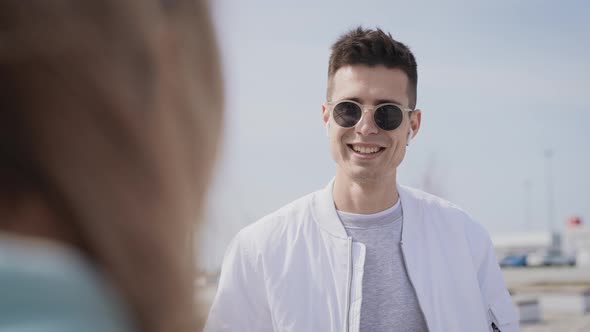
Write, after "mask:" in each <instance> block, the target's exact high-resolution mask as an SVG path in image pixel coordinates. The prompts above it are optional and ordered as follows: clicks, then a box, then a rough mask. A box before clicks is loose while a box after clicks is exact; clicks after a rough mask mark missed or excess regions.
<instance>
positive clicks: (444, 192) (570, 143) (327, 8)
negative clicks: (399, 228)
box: [201, 0, 590, 269]
mask: <svg viewBox="0 0 590 332" xmlns="http://www.w3.org/2000/svg"><path fill="white" fill-rule="evenodd" d="M212 2H214V7H213V16H214V20H215V25H216V27H217V33H218V38H219V42H220V46H221V50H222V57H223V65H224V76H225V85H226V113H225V115H226V117H225V131H224V134H223V137H224V143H223V152H222V157H221V158H220V161H219V164H218V172H217V177H216V180H215V185H214V187H213V189H212V190H211V194H210V202H209V212H208V214H207V217H206V222H207V224H206V226H205V227H204V229H203V231H202V232H201V234H202V235H203V236H202V240H203V241H202V248H203V250H202V251H201V253H202V262H203V264H204V265H205V266H206V267H207V268H208V269H215V268H217V267H218V266H219V263H220V261H221V259H222V256H223V252H224V250H225V247H226V246H227V243H228V242H229V240H230V239H231V238H232V237H233V236H234V235H235V233H236V232H237V231H238V230H239V229H241V228H242V227H244V226H245V225H247V224H249V223H251V222H254V221H255V220H256V219H258V218H260V217H262V216H263V215H265V214H267V213H270V212H272V211H274V210H276V209H278V208H279V207H281V206H282V205H284V204H286V203H288V202H290V201H292V200H294V199H296V198H298V197H300V196H302V195H305V194H307V193H309V192H312V191H314V190H317V189H319V188H322V187H323V186H325V184H326V183H327V182H328V181H329V180H330V179H331V178H332V176H333V175H334V171H335V167H334V162H333V161H332V159H331V157H330V154H329V151H328V144H327V138H326V135H325V130H324V128H323V127H322V122H321V116H320V115H321V103H322V102H323V101H324V99H325V89H326V72H327V64H328V57H329V54H330V53H329V48H330V45H331V44H332V43H333V42H334V41H335V39H336V38H338V36H340V35H341V34H342V33H344V32H346V31H347V30H349V29H351V28H354V27H356V26H357V25H363V26H365V27H380V28H382V29H383V30H385V31H387V32H390V33H391V34H392V35H393V37H394V38H395V39H397V40H399V41H401V42H403V43H405V44H407V45H408V46H409V47H410V48H411V49H412V51H413V52H414V54H415V56H416V59H417V62H418V76H419V80H418V81H419V82H418V108H420V109H422V110H423V115H422V128H421V130H420V132H419V134H418V135H417V137H416V138H415V140H414V141H413V144H412V145H411V146H410V148H409V150H408V152H407V154H406V158H405V160H404V162H403V164H402V166H401V167H400V169H399V172H398V181H399V182H400V183H402V184H406V185H410V186H414V187H418V188H421V189H425V190H428V191H431V192H434V193H435V194H439V195H441V196H443V197H445V198H446V199H449V200H451V201H453V202H454V203H456V204H458V205H460V206H461V207H463V208H464V209H465V210H466V211H468V212H469V213H470V214H471V215H472V216H473V217H474V218H475V219H476V220H477V221H479V222H480V223H482V224H483V225H484V226H485V227H486V228H487V229H488V230H489V231H490V233H492V234H493V235H497V234H503V233H510V232H521V231H524V230H545V229H547V227H548V226H547V225H548V223H549V220H548V214H549V209H548V201H549V200H548V191H547V179H548V177H547V166H548V165H549V166H550V174H551V181H552V182H551V183H552V185H553V188H554V190H553V197H554V206H555V209H554V216H555V220H554V224H555V225H556V227H558V226H559V227H561V225H562V224H563V222H564V221H565V219H566V218H567V217H569V216H571V215H579V216H582V218H583V219H584V220H585V221H586V222H587V223H589V222H590V175H588V170H590V152H589V151H590V147H589V145H590V144H589V143H590V131H589V130H587V127H588V126H589V125H590V101H589V98H590V93H589V92H590V20H588V17H589V16H590V5H589V4H588V3H587V2H585V1H562V2H556V1H495V2H479V3H473V2H471V1H470V2H467V1H453V2H446V3H445V4H441V3H438V2H437V3H436V4H435V3H428V2H420V1H413V2H409V1H403V2H402V1H399V2H396V1H350V2H346V1H301V0H300V1H270V0H269V1H238V0H215V1H212ZM548 149H549V150H551V151H552V157H551V158H550V162H549V163H548V162H547V160H548V159H547V158H546V157H545V151H546V150H548ZM525 183H529V184H530V186H529V188H530V189H529V190H528V191H527V189H526V185H525Z"/></svg>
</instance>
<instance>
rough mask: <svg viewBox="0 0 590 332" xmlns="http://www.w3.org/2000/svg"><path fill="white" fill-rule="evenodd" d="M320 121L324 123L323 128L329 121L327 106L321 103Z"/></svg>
mask: <svg viewBox="0 0 590 332" xmlns="http://www.w3.org/2000/svg"><path fill="white" fill-rule="evenodd" d="M322 121H323V122H324V126H326V125H327V124H328V121H330V110H329V109H328V105H326V103H322Z"/></svg>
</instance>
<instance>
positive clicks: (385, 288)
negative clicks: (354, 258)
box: [338, 200, 428, 332]
mask: <svg viewBox="0 0 590 332" xmlns="http://www.w3.org/2000/svg"><path fill="white" fill-rule="evenodd" d="M338 216H339V217H340V220H341V221H342V224H343V225H344V228H345V229H346V232H347V233H348V235H349V236H351V237H352V240H353V241H355V242H360V243H363V244H364V245H365V247H366V253H365V255H366V256H365V266H364V274H363V293H362V294H363V296H362V304H361V321H360V331H361V332H368V331H400V332H401V331H403V332H426V331H428V328H427V326H426V322H425V321H424V315H423V314H422V311H421V310H420V306H419V305H418V299H417V298H416V293H415V292H414V288H413V286H412V284H411V283H410V280H409V278H408V274H407V271H406V266H405V263H404V260H403V257H402V252H401V248H400V242H401V234H402V223H403V213H402V208H401V204H400V202H399V200H398V203H397V204H396V205H394V206H393V207H391V208H389V209H387V210H385V211H382V212H378V213H375V214H370V215H363V214H354V213H347V212H342V211H338Z"/></svg>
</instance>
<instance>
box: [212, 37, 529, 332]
mask: <svg viewBox="0 0 590 332" xmlns="http://www.w3.org/2000/svg"><path fill="white" fill-rule="evenodd" d="M416 68H417V66H416V61H415V59H414V56H413V54H412V53H411V52H410V50H409V49H408V48H407V47H406V46H405V45H404V44H402V43H399V42H397V41H395V40H394V39H393V38H392V37H391V35H389V34H386V33H384V32H383V31H381V30H371V29H363V28H357V29H355V30H352V31H350V32H349V33H347V34H345V35H343V36H342V37H341V38H340V39H339V40H338V41H337V42H336V43H335V44H334V45H333V46H332V54H331V56H330V63H329V70H328V93H327V102H326V103H324V104H323V105H322V115H323V121H324V123H325V125H326V128H327V133H328V137H329V141H330V150H331V153H332V157H333V158H334V160H335V161H336V164H337V168H336V176H335V178H334V180H333V181H331V182H330V183H329V185H328V186H327V187H326V188H325V189H324V190H320V191H318V192H315V193H312V194H310V195H308V196H305V197H303V198H301V199H298V200H296V201H294V202H292V203H291V204H289V205H287V206H285V207H283V208H281V209H280V210H278V211H276V212H274V213H272V214H271V215H269V216H266V217H264V218H263V219H262V220H260V221H258V222H256V223H254V224H253V225H250V226H248V227H246V228H244V229H243V230H242V231H240V232H239V234H238V235H237V236H236V237H235V239H234V240H233V242H232V243H231V244H230V247H229V249H228V251H227V253H226V256H225V260H224V263H223V267H222V273H221V279H220V281H219V288H218V291H217V295H216V297H215V300H214V303H213V306H212V308H211V312H210V316H209V320H208V322H207V326H206V331H298V332H299V331H322V332H323V331H333V332H336V331H338V332H340V331H431V332H437V331H445V332H446V331H453V332H455V331H458V332H462V331H469V332H471V331H498V330H500V331H502V332H506V331H517V330H518V314H517V312H516V310H515V308H514V306H513V304H512V301H511V298H510V295H509V293H508V291H507V290H506V286H505V284H504V282H503V280H502V275H501V273H500V269H499V267H498V264H497V261H496V257H495V256H494V251H493V247H492V244H491V242H490V239H489V236H488V234H487V233H486V231H485V230H484V229H483V228H482V227H481V226H479V225H478V224H477V223H475V222H474V221H473V220H472V219H471V218H470V217H469V216H468V215H467V214H466V213H465V212H463V211H462V210H460V209H459V208H458V207H456V206H455V205H453V204H451V203H449V202H446V201H444V200H442V199H440V198H438V197H435V196H432V195H429V194H426V193H424V192H420V191H418V190H415V189H411V188H408V187H404V186H400V185H399V184H398V183H397V181H396V169H397V167H398V166H399V165H400V163H401V162H402V160H403V157H404V155H405V152H406V146H407V145H408V144H409V142H410V140H411V138H412V137H413V136H415V135H416V133H417V132H418V130H419V129H420V121H421V112H420V110H418V109H416V86H417V70H416Z"/></svg>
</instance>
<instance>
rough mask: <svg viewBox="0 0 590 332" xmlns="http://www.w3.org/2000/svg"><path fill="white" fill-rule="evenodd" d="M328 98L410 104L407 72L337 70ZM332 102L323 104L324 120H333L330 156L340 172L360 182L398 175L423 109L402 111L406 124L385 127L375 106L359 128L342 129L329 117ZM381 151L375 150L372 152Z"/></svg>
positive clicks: (358, 67) (365, 68)
mask: <svg viewBox="0 0 590 332" xmlns="http://www.w3.org/2000/svg"><path fill="white" fill-rule="evenodd" d="M331 84H332V94H331V99H330V101H331V102H332V103H337V102H338V101H340V100H344V99H347V100H354V101H357V102H358V103H360V104H363V105H370V106H375V105H378V104H383V103H387V102H391V103H394V104H397V105H399V106H401V108H402V109H405V108H408V105H409V95H408V86H409V84H408V76H407V75H406V74H405V73H404V72H403V71H402V70H400V69H389V68H386V67H384V66H375V67H369V66H365V65H354V66H345V67H342V68H340V69H338V70H337V71H336V73H335V74H334V76H333V77H332V80H331ZM333 105H334V104H331V105H327V104H323V105H322V114H323V120H324V123H329V129H328V137H329V140H330V151H331V153H332V158H334V160H335V161H336V163H337V166H338V170H337V174H339V173H343V175H345V176H346V177H348V178H350V179H351V180H354V181H359V182H381V183H383V181H385V180H389V179H395V174H396V169H397V167H398V166H399V164H400V163H401V161H402V160H403V158H404V155H405V152H406V143H407V138H408V134H409V132H410V127H411V128H412V129H413V131H414V135H415V133H416V132H417V131H418V129H419V127H420V117H421V114H420V112H419V111H415V112H412V116H411V118H410V117H409V116H408V112H405V111H404V112H403V113H404V114H403V116H404V118H403V121H402V124H401V125H400V126H399V127H398V128H396V129H394V130H391V131H385V130H383V129H381V128H379V127H378V126H377V125H376V124H375V120H374V119H373V114H374V112H373V110H369V111H368V112H364V111H365V110H366V109H363V116H362V118H361V120H360V121H359V122H358V123H357V124H356V126H354V127H351V128H343V127H341V126H339V125H338V124H337V123H336V122H334V119H333V117H332V116H331V115H330V113H331V111H332V107H333ZM375 150H377V152H373V151H375Z"/></svg>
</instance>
